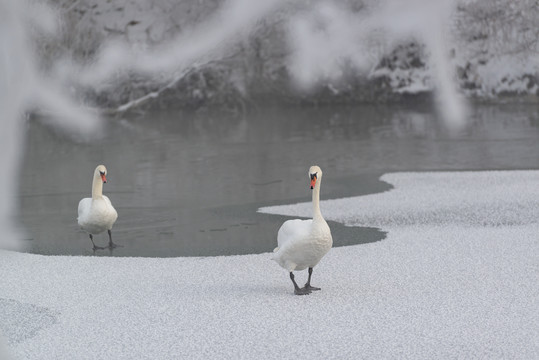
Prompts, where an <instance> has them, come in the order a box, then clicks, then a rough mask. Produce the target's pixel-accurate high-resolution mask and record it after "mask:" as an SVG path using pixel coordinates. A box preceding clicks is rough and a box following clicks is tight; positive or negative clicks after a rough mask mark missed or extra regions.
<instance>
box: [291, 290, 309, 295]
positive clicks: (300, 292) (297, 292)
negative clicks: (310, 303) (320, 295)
mask: <svg viewBox="0 0 539 360" xmlns="http://www.w3.org/2000/svg"><path fill="white" fill-rule="evenodd" d="M311 292H312V291H311V290H309V289H305V288H301V289H300V288H297V289H294V294H296V295H309V294H310V293H311Z"/></svg>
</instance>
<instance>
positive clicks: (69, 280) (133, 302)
mask: <svg viewBox="0 0 539 360" xmlns="http://www.w3.org/2000/svg"><path fill="white" fill-rule="evenodd" d="M328 179H329V178H328ZM383 180H384V181H387V182H389V183H391V184H392V185H394V186H395V189H393V190H390V191H388V192H385V193H381V194H375V195H368V196H362V197H357V198H349V199H342V200H331V201H325V202H322V204H321V207H322V211H323V213H324V214H325V215H326V217H327V218H331V219H335V220H340V221H343V222H345V223H347V224H349V225H352V224H365V225H374V226H380V227H382V228H383V229H386V230H389V233H388V237H387V238H386V239H384V240H382V241H379V242H376V243H369V244H365V245H356V246H348V247H340V248H334V249H332V250H331V251H330V253H329V254H328V255H327V256H326V257H325V258H324V259H323V260H322V262H321V263H320V264H319V265H318V266H317V267H316V268H315V271H314V273H313V285H314V286H320V287H322V291H319V292H316V293H313V294H311V295H309V296H303V297H300V296H294V295H293V288H292V285H291V283H290V280H289V279H288V275H287V274H286V272H285V271H284V270H282V269H281V268H279V267H278V266H277V265H276V264H275V263H274V262H273V261H270V260H269V257H270V256H269V254H260V255H245V256H230V257H206V258H172V259H171V258H167V259H150V258H94V257H69V256H62V257H55V256H39V255H30V254H18V253H3V254H2V255H3V257H2V261H1V262H0V273H1V274H2V281H0V316H2V318H4V317H7V318H8V319H13V318H15V319H22V321H9V322H8V325H5V324H3V325H2V327H0V329H1V330H2V331H4V334H5V335H6V337H7V341H8V345H9V348H10V350H11V352H12V354H13V355H14V356H15V358H21V359H26V358H28V359H74V358H76V359H132V358H137V359H168V358H231V359H241V358H279V359H281V358H284V359H292V358H293V359H297V358H305V357H309V358H314V359H317V358H319V359H322V358H323V359H326V358H339V359H343V358H349V359H358V358H410V359H433V358H521V359H532V358H539V343H538V340H537V339H539V325H538V324H539V311H538V299H539V285H538V281H537V279H538V278H539V261H538V260H539V240H538V234H539V216H538V214H537V209H538V199H539V196H538V192H537V188H538V186H537V184H539V171H511V172H463V173H460V172H459V173H406V174H404V173H403V174H388V175H385V176H384V177H383ZM327 181H329V180H327ZM322 193H323V190H322ZM263 210H264V211H268V212H272V213H286V214H301V215H308V214H309V208H308V206H306V205H303V204H299V205H291V206H284V207H274V208H269V209H263ZM275 232H276V233H277V229H275ZM297 278H302V279H301V281H304V279H303V278H305V272H303V273H299V274H298V276H297ZM23 312H24V313H23Z"/></svg>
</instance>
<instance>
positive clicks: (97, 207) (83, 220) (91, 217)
mask: <svg viewBox="0 0 539 360" xmlns="http://www.w3.org/2000/svg"><path fill="white" fill-rule="evenodd" d="M106 175H107V168H106V167H105V166H104V165H99V166H98V167H96V168H95V171H94V180H93V183H92V198H84V199H82V200H81V201H80V202H79V217H78V219H77V221H78V223H79V225H80V227H81V228H82V229H83V230H85V231H86V232H88V233H89V234H90V240H91V241H92V244H93V245H94V247H93V249H94V250H97V249H104V247H101V246H96V245H95V243H94V238H93V236H92V234H100V233H102V232H103V231H105V230H107V231H108V233H109V248H111V249H112V248H114V247H116V246H117V245H116V244H114V243H113V242H112V232H111V230H112V225H114V223H115V222H116V219H117V218H118V213H117V212H116V209H114V207H113V206H112V204H111V202H110V200H109V198H108V197H106V196H105V195H103V183H106V182H107V177H106Z"/></svg>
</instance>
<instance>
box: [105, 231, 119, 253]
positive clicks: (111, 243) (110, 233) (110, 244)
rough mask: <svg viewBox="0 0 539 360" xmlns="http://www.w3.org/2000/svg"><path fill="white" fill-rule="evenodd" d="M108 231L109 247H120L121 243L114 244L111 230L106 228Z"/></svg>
mask: <svg viewBox="0 0 539 360" xmlns="http://www.w3.org/2000/svg"><path fill="white" fill-rule="evenodd" d="M108 233H109V249H114V248H116V247H121V246H122V245H116V244H115V243H113V242H112V231H110V230H108Z"/></svg>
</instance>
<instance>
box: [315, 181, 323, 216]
mask: <svg viewBox="0 0 539 360" xmlns="http://www.w3.org/2000/svg"><path fill="white" fill-rule="evenodd" d="M320 185H322V179H319V180H318V183H317V184H316V186H315V187H314V189H313V220H316V219H323V217H322V213H321V212H320Z"/></svg>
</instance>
